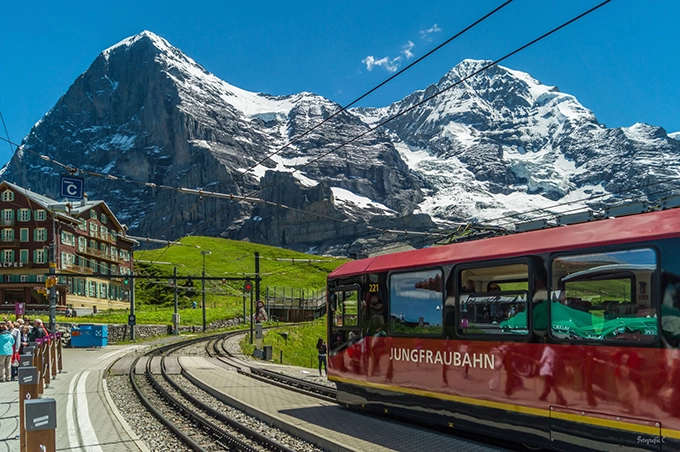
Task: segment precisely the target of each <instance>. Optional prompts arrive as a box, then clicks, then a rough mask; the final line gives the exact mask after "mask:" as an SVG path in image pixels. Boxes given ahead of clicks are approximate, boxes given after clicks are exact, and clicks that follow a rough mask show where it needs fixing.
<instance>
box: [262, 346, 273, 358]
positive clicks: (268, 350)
mask: <svg viewBox="0 0 680 452" xmlns="http://www.w3.org/2000/svg"><path fill="white" fill-rule="evenodd" d="M263 348H264V359H265V360H267V361H271V360H272V346H271V345H265V346H264V347H263Z"/></svg>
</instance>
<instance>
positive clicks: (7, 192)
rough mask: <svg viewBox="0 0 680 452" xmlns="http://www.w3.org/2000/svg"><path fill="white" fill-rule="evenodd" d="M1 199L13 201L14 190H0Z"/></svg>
mask: <svg viewBox="0 0 680 452" xmlns="http://www.w3.org/2000/svg"><path fill="white" fill-rule="evenodd" d="M2 200H3V201H14V192H13V191H12V190H5V191H3V192H2Z"/></svg>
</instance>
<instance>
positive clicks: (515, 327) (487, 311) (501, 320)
mask: <svg viewBox="0 0 680 452" xmlns="http://www.w3.org/2000/svg"><path fill="white" fill-rule="evenodd" d="M459 278H460V283H459V287H460V292H461V293H460V294H459V296H458V307H459V312H458V333H459V334H460V335H462V336H465V335H480V334H508V335H523V336H526V335H528V334H529V327H528V323H527V300H528V297H529V266H528V265H527V264H522V263H517V264H509V265H498V266H493V267H475V268H468V269H464V270H462V271H461V272H460V274H459Z"/></svg>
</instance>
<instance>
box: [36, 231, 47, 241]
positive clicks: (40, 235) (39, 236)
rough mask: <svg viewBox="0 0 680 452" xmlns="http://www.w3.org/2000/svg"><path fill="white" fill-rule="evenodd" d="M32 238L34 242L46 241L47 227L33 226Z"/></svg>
mask: <svg viewBox="0 0 680 452" xmlns="http://www.w3.org/2000/svg"><path fill="white" fill-rule="evenodd" d="M33 234H34V237H33V239H34V240H35V241H36V242H46V241H47V228H35V229H34V230H33Z"/></svg>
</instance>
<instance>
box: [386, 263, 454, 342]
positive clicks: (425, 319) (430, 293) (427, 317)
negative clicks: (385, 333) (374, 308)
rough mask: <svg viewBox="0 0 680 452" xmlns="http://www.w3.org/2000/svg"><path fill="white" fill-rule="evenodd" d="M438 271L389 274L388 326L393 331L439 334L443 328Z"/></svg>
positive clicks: (441, 291)
mask: <svg viewBox="0 0 680 452" xmlns="http://www.w3.org/2000/svg"><path fill="white" fill-rule="evenodd" d="M442 278H443V275H442V271H441V270H438V269H431V270H421V271H416V272H408V273H395V274H393V275H391V276H390V330H391V332H392V333H393V334H409V335H440V334H441V333H442V330H443V315H442V312H443V311H442V308H443V302H444V299H443V298H444V291H443V285H442Z"/></svg>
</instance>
